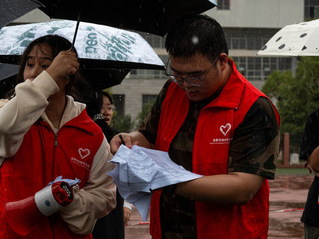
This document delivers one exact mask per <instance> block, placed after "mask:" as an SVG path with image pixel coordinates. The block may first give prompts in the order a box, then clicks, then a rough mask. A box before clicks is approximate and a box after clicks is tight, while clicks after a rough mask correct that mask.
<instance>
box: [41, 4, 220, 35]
mask: <svg viewBox="0 0 319 239" xmlns="http://www.w3.org/2000/svg"><path fill="white" fill-rule="evenodd" d="M39 2H41V3H42V4H43V5H44V7H40V8H39V9H40V10H42V11H43V12H44V13H46V14H47V15H48V16H49V17H51V18H58V19H69V20H80V21H85V22H92V23H98V24H103V25H109V26H113V27H118V28H124V29H130V30H136V31H142V32H147V33H152V34H155V35H160V36H164V35H165V34H166V33H167V31H168V29H169V27H170V25H171V24H172V23H173V22H174V21H176V20H177V19H178V18H180V17H182V16H185V15H196V14H199V13H202V12H204V11H207V10H209V9H211V8H213V7H215V6H216V1H215V0H64V1H62V0H39ZM79 14H80V19H79Z"/></svg>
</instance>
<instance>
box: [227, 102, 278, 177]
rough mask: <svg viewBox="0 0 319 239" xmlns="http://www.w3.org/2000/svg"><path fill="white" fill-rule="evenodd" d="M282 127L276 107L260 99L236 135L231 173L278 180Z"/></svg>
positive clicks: (233, 144) (230, 160) (233, 143)
mask: <svg viewBox="0 0 319 239" xmlns="http://www.w3.org/2000/svg"><path fill="white" fill-rule="evenodd" d="M279 141H280V133H279V125H278V123H277V120H276V114H275V111H274V109H273V106H272V104H271V103H270V101H269V100H268V99H267V98H264V97H261V98H259V99H258V100H257V101H256V102H255V103H254V104H253V105H252V107H251V108H250V109H249V111H248V113H247V114H246V116H245V118H244V120H243V122H242V124H241V125H239V126H238V128H237V129H236V130H235V132H234V137H233V141H232V144H231V149H230V159H229V172H244V173H251V174H257V175H260V176H264V177H266V178H267V179H274V177H275V170H276V163H277V156H278V151H279Z"/></svg>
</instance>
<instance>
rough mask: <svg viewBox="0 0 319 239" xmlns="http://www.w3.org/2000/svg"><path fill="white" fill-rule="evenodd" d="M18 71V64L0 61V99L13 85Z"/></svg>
mask: <svg viewBox="0 0 319 239" xmlns="http://www.w3.org/2000/svg"><path fill="white" fill-rule="evenodd" d="M18 71H19V66H18V65H11V64H2V63H0V99H1V98H3V97H4V96H5V94H6V93H7V92H8V91H9V90H11V89H12V87H13V86H14V84H15V79H16V76H17V74H18Z"/></svg>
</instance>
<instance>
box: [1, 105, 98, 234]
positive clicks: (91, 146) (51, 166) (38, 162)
mask: <svg viewBox="0 0 319 239" xmlns="http://www.w3.org/2000/svg"><path fill="white" fill-rule="evenodd" d="M102 140H103V133H102V131H101V129H100V128H99V127H98V126H97V125H96V124H95V123H93V121H92V120H91V119H90V118H89V117H88V115H87V114H86V110H84V111H83V112H82V113H81V114H80V115H79V116H78V117H76V118H74V119H72V120H71V121H69V122H68V123H66V124H65V125H64V126H63V127H62V128H61V129H60V130H59V132H58V134H57V136H55V134H54V132H53V131H52V129H51V128H50V126H49V125H48V124H47V123H45V122H43V121H41V120H38V121H37V122H36V123H35V124H34V125H33V126H31V128H30V130H29V131H28V132H27V133H26V135H25V136H24V139H23V142H22V145H21V146H20V148H19V150H18V152H17V153H16V154H15V156H14V157H12V158H7V159H6V160H5V161H4V162H3V164H2V166H1V177H0V212H1V214H0V238H2V239H18V238H22V237H20V236H18V235H17V234H15V233H14V232H13V230H12V229H11V228H10V226H9V225H8V224H7V222H6V219H5V212H4V205H5V203H6V202H12V201H17V200H21V199H24V198H27V197H30V196H33V195H34V194H35V193H36V192H37V191H39V190H41V189H42V188H44V187H45V186H47V185H48V183H49V182H51V181H53V180H54V179H55V178H56V177H57V176H60V175H61V176H62V177H63V178H68V179H75V178H78V179H80V180H81V183H80V185H79V186H80V188H82V187H83V186H84V185H85V184H86V183H87V180H88V177H89V173H90V170H91V166H92V162H93V158H94V156H95V154H96V152H97V150H98V149H99V147H100V145H101V143H102ZM44 236H45V238H46V239H53V238H54V239H57V238H61V239H68V238H70V239H71V238H81V239H84V238H85V239H88V238H92V236H91V235H88V236H80V235H77V234H74V233H72V232H71V231H70V230H69V228H68V225H67V224H66V223H65V222H64V221H63V220H62V219H61V218H60V217H59V216H58V213H56V214H55V215H53V216H50V217H46V218H45V219H44V220H41V221H39V222H37V225H36V226H35V227H34V229H33V230H32V231H31V233H30V235H28V236H27V237H23V238H28V239H31V238H32V239H33V238H39V237H41V238H42V237H44Z"/></svg>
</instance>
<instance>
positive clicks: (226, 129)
mask: <svg viewBox="0 0 319 239" xmlns="http://www.w3.org/2000/svg"><path fill="white" fill-rule="evenodd" d="M230 129H231V124H230V123H227V124H226V125H221V126H220V128H219V130H220V132H222V134H223V135H224V136H226V134H227V133H228V132H229V130H230Z"/></svg>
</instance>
